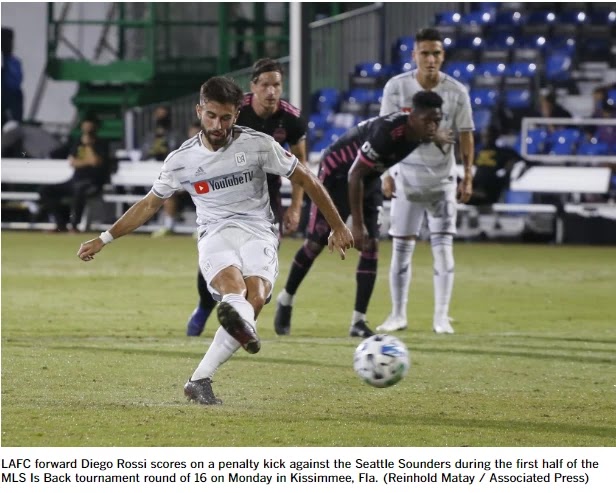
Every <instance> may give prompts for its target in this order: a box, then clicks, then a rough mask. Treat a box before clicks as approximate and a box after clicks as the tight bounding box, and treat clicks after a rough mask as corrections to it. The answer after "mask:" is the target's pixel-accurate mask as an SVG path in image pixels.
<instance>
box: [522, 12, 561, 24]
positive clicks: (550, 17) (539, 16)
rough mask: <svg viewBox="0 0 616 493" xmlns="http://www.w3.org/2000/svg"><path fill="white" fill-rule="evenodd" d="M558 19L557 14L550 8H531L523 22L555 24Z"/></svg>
mask: <svg viewBox="0 0 616 493" xmlns="http://www.w3.org/2000/svg"><path fill="white" fill-rule="evenodd" d="M557 21H558V16H557V15H556V12H555V11H552V10H531V11H530V12H529V13H528V15H527V16H526V20H525V23H526V24H527V25H532V24H537V25H544V24H555V23H556V22H557Z"/></svg>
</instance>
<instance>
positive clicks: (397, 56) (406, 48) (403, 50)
mask: <svg viewBox="0 0 616 493" xmlns="http://www.w3.org/2000/svg"><path fill="white" fill-rule="evenodd" d="M414 45H415V38H414V37H413V36H402V37H400V38H398V39H397V40H396V42H395V43H394V45H393V47H392V50H391V62H392V63H393V64H394V65H398V66H399V65H400V64H403V63H406V62H410V61H411V53H412V52H413V46H414Z"/></svg>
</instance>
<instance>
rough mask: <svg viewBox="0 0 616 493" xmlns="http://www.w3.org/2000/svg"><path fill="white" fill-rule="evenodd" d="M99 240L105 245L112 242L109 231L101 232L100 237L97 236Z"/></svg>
mask: <svg viewBox="0 0 616 493" xmlns="http://www.w3.org/2000/svg"><path fill="white" fill-rule="evenodd" d="M99 238H100V239H101V240H103V243H104V244H105V245H106V244H107V243H111V242H112V241H113V236H111V233H110V232H109V231H103V232H102V233H101V235H100V236H99Z"/></svg>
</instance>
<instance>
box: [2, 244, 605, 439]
mask: <svg viewBox="0 0 616 493" xmlns="http://www.w3.org/2000/svg"><path fill="white" fill-rule="evenodd" d="M89 237H90V235H50V234H41V233H14V232H3V233H2V445H3V446H61V447H62V446H84V445H86V446H91V447H96V446H102V447H105V446H130V447H142V446H146V447H147V446H178V447H183V446H230V447H234V446H324V447H329V446H349V447H354V446H490V447H491V446H496V447H498V446H510V447H511V446H544V447H545V446H582V447H583V446H614V445H615V444H616V413H614V409H616V386H615V385H616V372H615V370H614V368H615V363H616V317H615V315H614V313H616V311H615V303H616V249H614V248H605V247H603V248H599V247H575V246H553V245H517V244H508V245H501V244H483V243H474V244H472V243H463V242H457V243H456V245H455V257H456V284H455V288H454V296H453V302H452V307H451V315H452V316H453V317H454V319H455V322H454V324H453V325H454V327H455V329H456V334H455V335H453V336H446V335H435V334H433V333H432V331H431V318H432V317H431V315H432V303H433V296H432V259H431V253H430V248H429V246H428V245H427V244H425V243H421V244H419V245H418V248H417V249H416V252H415V257H414V262H413V284H412V286H411V295H410V302H409V323H410V328H409V330H407V331H404V332H400V333H397V334H396V335H398V336H399V337H400V338H401V339H402V340H403V341H404V342H405V343H406V344H407V346H408V348H409V350H410V354H411V359H412V365H411V370H410V372H409V374H408V376H407V377H406V378H405V379H404V380H402V382H400V383H399V384H398V385H396V386H394V387H391V388H388V389H374V388H371V387H369V386H368V385H366V384H364V383H362V382H361V381H360V380H359V378H358V377H357V376H356V375H355V373H354V372H353V368H352V359H353V352H354V350H355V347H356V346H357V344H358V343H359V341H358V340H356V339H351V338H349V337H348V336H347V330H348V325H349V322H350V316H351V310H352V306H353V298H354V290H355V276H354V269H355V264H356V261H357V252H355V251H352V252H350V253H349V255H348V258H347V260H345V261H341V260H339V258H338V257H337V256H335V255H330V254H328V253H324V254H323V255H321V257H320V258H319V259H318V260H317V262H316V264H315V266H314V269H313V272H311V273H310V275H309V276H308V278H307V279H306V281H305V283H304V285H303V286H302V287H301V289H300V291H299V293H298V296H297V302H296V305H295V308H294V311H295V313H294V319H293V329H292V335H291V336H289V337H284V338H281V337H277V336H276V335H275V334H274V331H273V327H272V319H273V312H274V306H273V304H271V305H267V306H266V307H265V309H264V310H263V312H262V314H261V317H260V319H259V333H260V335H261V337H262V339H263V347H262V350H261V352H260V353H259V354H257V355H249V354H246V353H245V352H243V351H240V352H238V353H236V355H235V356H234V357H233V358H232V359H231V360H230V361H229V362H227V363H226V364H225V365H224V366H223V367H222V368H221V369H220V370H219V372H218V373H217V374H216V376H215V379H214V380H215V383H214V389H215V391H216V393H217V395H218V396H219V397H220V398H222V399H223V401H224V404H223V405H222V406H217V407H204V406H199V405H195V404H189V403H187V402H186V400H185V399H184V396H183V393H182V386H183V384H184V382H185V381H186V379H187V378H188V377H189V376H190V375H191V373H192V371H193V370H194V368H195V367H196V365H197V364H198V362H199V361H200V359H201V357H202V356H203V353H204V352H205V350H206V348H207V346H208V344H209V342H210V341H211V336H212V334H213V332H214V331H215V329H216V327H217V324H216V322H215V320H214V319H211V320H210V321H209V322H208V324H207V328H206V333H205V334H204V336H203V337H200V338H187V337H186V336H185V335H184V334H185V322H186V319H187V317H188V315H189V314H190V312H191V311H192V309H193V307H194V305H195V303H196V301H197V294H196V257H197V254H196V247H195V241H194V240H192V239H190V238H189V237H186V236H182V237H168V238H162V239H152V238H150V237H149V236H147V235H132V236H129V237H126V238H122V239H120V240H118V241H117V242H115V243H113V244H112V245H110V246H108V247H106V248H105V250H104V251H103V252H101V253H100V254H99V255H98V257H97V258H96V260H95V261H93V262H90V263H83V262H81V261H79V260H78V258H77V257H76V255H75V254H76V252H77V249H78V247H79V243H80V242H81V241H84V240H85V239H88V238H89ZM299 245H300V241H299V240H294V239H285V240H284V242H283V245H282V248H281V251H280V271H281V272H280V277H279V279H278V283H277V285H276V287H275V290H274V293H275V294H277V293H278V291H279V290H280V289H281V288H282V287H283V285H284V282H285V279H286V275H287V272H288V268H289V265H290V262H291V259H292V257H293V255H294V253H295V251H296V250H297V248H298V247H299ZM390 251H391V244H390V242H383V243H382V247H381V253H380V269H379V275H378V279H377V284H376V288H375V293H374V296H373V299H372V302H371V305H370V310H369V313H368V319H369V321H370V322H371V323H372V325H373V326H374V325H377V324H378V323H380V322H381V321H382V320H383V319H384V317H385V316H386V315H387V313H388V311H389V292H388V267H389V258H390Z"/></svg>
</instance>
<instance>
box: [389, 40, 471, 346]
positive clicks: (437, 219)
mask: <svg viewBox="0 0 616 493" xmlns="http://www.w3.org/2000/svg"><path fill="white" fill-rule="evenodd" d="M413 58H414V60H415V63H416V64H417V69H415V70H411V71H410V72H406V73H403V74H400V75H397V76H395V77H393V78H392V79H390V80H389V81H388V82H387V84H386V85H385V89H384V94H383V101H382V104H381V112H380V113H381V115H384V114H388V113H391V112H392V111H412V109H413V105H412V98H413V96H414V95H415V94H416V93H417V92H418V91H424V90H428V91H434V92H436V93H437V94H439V95H440V96H441V97H442V98H443V101H444V103H443V121H442V123H441V128H442V129H453V130H456V131H457V132H458V139H459V144H460V155H461V158H462V163H463V164H464V177H463V179H462V181H461V182H460V185H459V187H458V199H459V200H460V201H461V202H467V201H468V200H469V199H470V197H471V195H472V191H473V186H472V180H473V176H472V164H473V153H474V140H473V131H474V125H473V118H472V110H471V103H470V98H469V94H468V91H467V89H466V88H465V87H464V85H462V84H461V83H460V82H458V81H456V80H454V79H452V78H451V77H450V76H448V75H446V74H444V73H443V72H441V71H440V69H441V66H442V65H443V61H444V59H445V52H444V50H443V41H442V37H441V34H440V33H439V31H438V30H436V29H433V28H427V29H422V30H420V31H419V32H418V33H417V36H416V37H415V46H414V51H413ZM383 186H384V193H385V194H386V195H389V194H393V196H392V201H391V227H390V229H389V234H390V235H391V236H392V237H393V245H392V256H391V264H390V270H389V288H390V294H391V301H392V311H391V313H390V315H389V316H388V317H387V319H386V320H385V321H384V322H383V323H382V324H381V325H379V326H378V327H377V330H379V331H386V332H390V331H396V330H402V329H405V328H406V327H407V315H406V307H407V301H408V293H409V286H410V282H411V259H412V256H413V251H414V249H415V243H416V241H417V236H418V235H419V232H420V229H421V225H422V223H423V218H424V214H427V216H428V228H429V230H430V243H431V246H432V256H433V259H434V318H433V325H432V328H433V330H434V331H435V332H436V333H439V334H442V333H453V328H452V327H451V324H450V322H449V303H450V300H451V293H452V289H453V282H454V258H453V237H454V235H455V233H456V214H457V209H456V159H455V154H454V146H453V145H451V146H449V147H447V148H446V150H445V151H444V150H443V149H441V148H439V147H437V146H436V145H434V144H431V145H428V146H422V147H421V148H419V149H417V150H416V151H415V152H413V153H412V154H411V155H409V156H408V157H407V158H405V159H404V160H402V162H401V163H400V165H399V166H396V167H395V169H394V170H392V171H391V173H390V175H389V176H385V177H384V179H383Z"/></svg>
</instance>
